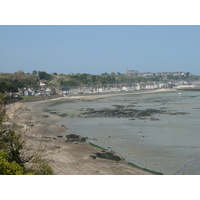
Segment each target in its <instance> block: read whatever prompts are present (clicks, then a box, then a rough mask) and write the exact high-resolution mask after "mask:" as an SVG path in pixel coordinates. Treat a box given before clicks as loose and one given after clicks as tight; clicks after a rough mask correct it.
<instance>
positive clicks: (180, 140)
mask: <svg viewBox="0 0 200 200" xmlns="http://www.w3.org/2000/svg"><path fill="white" fill-rule="evenodd" d="M64 101H65V100H63V103H62V104H55V105H54V106H52V105H51V109H52V110H54V111H55V110H56V111H57V112H60V113H71V114H74V116H75V117H74V118H62V119H61V121H60V122H59V123H60V124H64V125H65V126H66V127H68V128H69V129H70V130H71V131H73V132H74V133H76V134H79V135H82V136H84V137H88V138H89V142H92V143H94V144H96V145H99V146H102V147H104V148H106V149H108V150H111V151H114V152H116V153H117V154H119V155H121V156H122V157H124V158H125V159H126V161H128V162H132V163H134V164H136V165H138V166H140V167H143V168H147V169H150V170H153V171H157V172H162V173H164V174H195V175H197V174H200V129H199V127H200V123H199V122H200V120H199V119H200V91H199V92H198V91H195V92H189V91H181V93H180V92H166V93H164V92H163V93H151V94H129V95H124V96H112V97H107V98H100V99H95V100H76V101H73V102H67V103H64ZM113 105H122V106H125V107H126V108H128V107H127V106H129V107H130V106H132V107H131V108H132V109H158V110H165V111H167V112H168V113H176V114H168V113H164V114H163V113H162V114H160V113H158V114H153V115H152V117H154V118H156V119H158V120H155V121H154V120H153V121H152V120H150V119H149V118H142V119H137V118H136V119H135V120H131V119H128V118H116V117H113V118H106V117H101V118H77V117H76V115H77V113H79V111H80V110H81V109H87V108H93V109H96V110H98V109H104V108H113ZM46 106H48V104H46ZM186 113H187V114H186Z"/></svg>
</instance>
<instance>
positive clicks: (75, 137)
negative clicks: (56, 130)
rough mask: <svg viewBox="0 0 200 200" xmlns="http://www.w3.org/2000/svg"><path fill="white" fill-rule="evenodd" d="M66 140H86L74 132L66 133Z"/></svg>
mask: <svg viewBox="0 0 200 200" xmlns="http://www.w3.org/2000/svg"><path fill="white" fill-rule="evenodd" d="M66 138H67V141H68V142H86V138H85V137H82V136H80V135H76V134H69V135H66Z"/></svg>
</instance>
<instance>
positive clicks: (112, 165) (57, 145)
mask: <svg viewBox="0 0 200 200" xmlns="http://www.w3.org/2000/svg"><path fill="white" fill-rule="evenodd" d="M168 91H172V90H164V89H162V90H155V91H144V92H143V91H142V92H140V94H141V93H153V92H168ZM127 94H128V93H127ZM131 94H133V93H131ZM136 94H138V93H136ZM113 95H125V94H123V93H122V94H103V95H88V96H71V97H60V98H57V99H51V100H46V101H37V102H27V103H17V104H13V108H11V110H14V107H15V108H16V107H17V106H20V105H22V106H23V112H22V113H21V114H20V115H19V117H20V123H21V124H25V123H26V122H27V120H29V121H31V124H32V125H31V128H30V129H29V130H28V131H27V132H26V134H25V136H26V138H27V141H26V149H27V150H28V151H35V152H38V153H39V154H40V155H41V156H43V157H44V158H45V159H47V160H48V161H49V164H50V165H51V166H52V168H53V171H54V174H56V175H148V174H151V173H150V172H147V171H144V170H142V169H139V168H136V167H133V166H130V165H128V164H127V163H126V162H125V161H124V160H121V161H115V160H108V159H104V158H98V157H97V158H96V159H94V158H92V157H91V155H93V154H94V153H98V152H99V153H100V152H102V149H100V148H97V147H94V146H91V145H90V144H88V142H66V138H65V137H63V136H62V134H63V133H65V134H71V132H70V130H68V129H66V128H65V127H62V126H60V125H59V124H58V122H59V120H60V117H59V116H55V115H49V116H48V117H47V115H48V113H47V112H44V111H42V110H41V108H40V107H39V105H40V104H41V103H44V102H48V101H54V100H58V99H62V98H76V99H95V98H105V97H109V96H113ZM45 116H46V117H45Z"/></svg>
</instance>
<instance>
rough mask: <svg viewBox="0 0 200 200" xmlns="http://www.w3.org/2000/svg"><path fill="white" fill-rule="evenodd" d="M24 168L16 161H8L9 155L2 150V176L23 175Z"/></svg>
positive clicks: (0, 155) (0, 162) (0, 153)
mask: <svg viewBox="0 0 200 200" xmlns="http://www.w3.org/2000/svg"><path fill="white" fill-rule="evenodd" d="M22 174H23V168H22V167H21V166H20V165H19V164H17V163H16V162H15V161H12V162H9V161H8V154H7V153H5V152H3V151H2V150H0V175H22Z"/></svg>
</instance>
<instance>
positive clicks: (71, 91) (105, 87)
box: [13, 69, 200, 97]
mask: <svg viewBox="0 0 200 200" xmlns="http://www.w3.org/2000/svg"><path fill="white" fill-rule="evenodd" d="M169 75H170V76H173V77H176V76H187V77H191V76H192V74H191V73H189V72H187V73H185V72H162V73H161V72H157V73H151V72H147V73H140V72H139V71H138V70H128V69H126V76H127V77H152V76H163V82H162V81H149V82H134V83H129V82H128V83H120V84H102V85H85V86H48V85H47V84H46V83H45V80H40V87H39V89H38V90H35V89H33V88H28V89H26V88H19V89H18V92H16V93H14V94H13V95H14V97H19V96H51V95H54V94H58V95H61V96H71V95H81V94H98V93H116V92H128V91H130V92H131V91H140V90H156V89H172V88H178V87H182V86H188V87H195V86H198V85H200V81H198V80H197V81H185V80H174V81H170V82H166V81H164V80H165V79H167V76H169Z"/></svg>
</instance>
